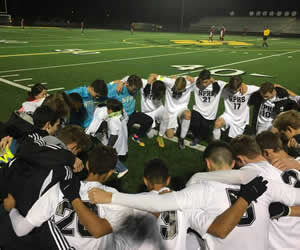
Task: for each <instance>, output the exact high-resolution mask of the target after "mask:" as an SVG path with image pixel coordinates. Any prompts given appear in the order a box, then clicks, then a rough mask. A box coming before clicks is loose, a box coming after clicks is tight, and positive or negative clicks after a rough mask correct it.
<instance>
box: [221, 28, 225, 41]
mask: <svg viewBox="0 0 300 250" xmlns="http://www.w3.org/2000/svg"><path fill="white" fill-rule="evenodd" d="M225 32H226V29H225V26H224V25H223V26H222V27H221V29H220V41H224V36H225Z"/></svg>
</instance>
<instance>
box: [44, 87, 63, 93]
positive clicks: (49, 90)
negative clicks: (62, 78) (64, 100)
mask: <svg viewBox="0 0 300 250" xmlns="http://www.w3.org/2000/svg"><path fill="white" fill-rule="evenodd" d="M63 89H65V88H55V89H47V92H51V91H57V90H63Z"/></svg>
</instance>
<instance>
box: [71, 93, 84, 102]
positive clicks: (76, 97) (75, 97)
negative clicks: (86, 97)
mask: <svg viewBox="0 0 300 250" xmlns="http://www.w3.org/2000/svg"><path fill="white" fill-rule="evenodd" d="M69 97H70V98H71V100H72V103H81V104H83V101H82V97H81V96H80V95H79V94H78V93H70V94H69Z"/></svg>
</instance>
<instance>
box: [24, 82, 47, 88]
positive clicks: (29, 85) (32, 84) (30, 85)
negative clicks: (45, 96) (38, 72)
mask: <svg viewBox="0 0 300 250" xmlns="http://www.w3.org/2000/svg"><path fill="white" fill-rule="evenodd" d="M41 84H43V85H47V84H48V83H46V82H41ZM34 85H35V84H34V83H31V84H28V85H27V86H28V87H32V86H34Z"/></svg>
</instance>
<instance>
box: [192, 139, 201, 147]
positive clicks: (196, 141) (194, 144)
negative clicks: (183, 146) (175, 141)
mask: <svg viewBox="0 0 300 250" xmlns="http://www.w3.org/2000/svg"><path fill="white" fill-rule="evenodd" d="M199 141H200V140H199V139H198V138H194V140H193V141H191V143H190V146H196V145H197V144H198V143H199Z"/></svg>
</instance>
